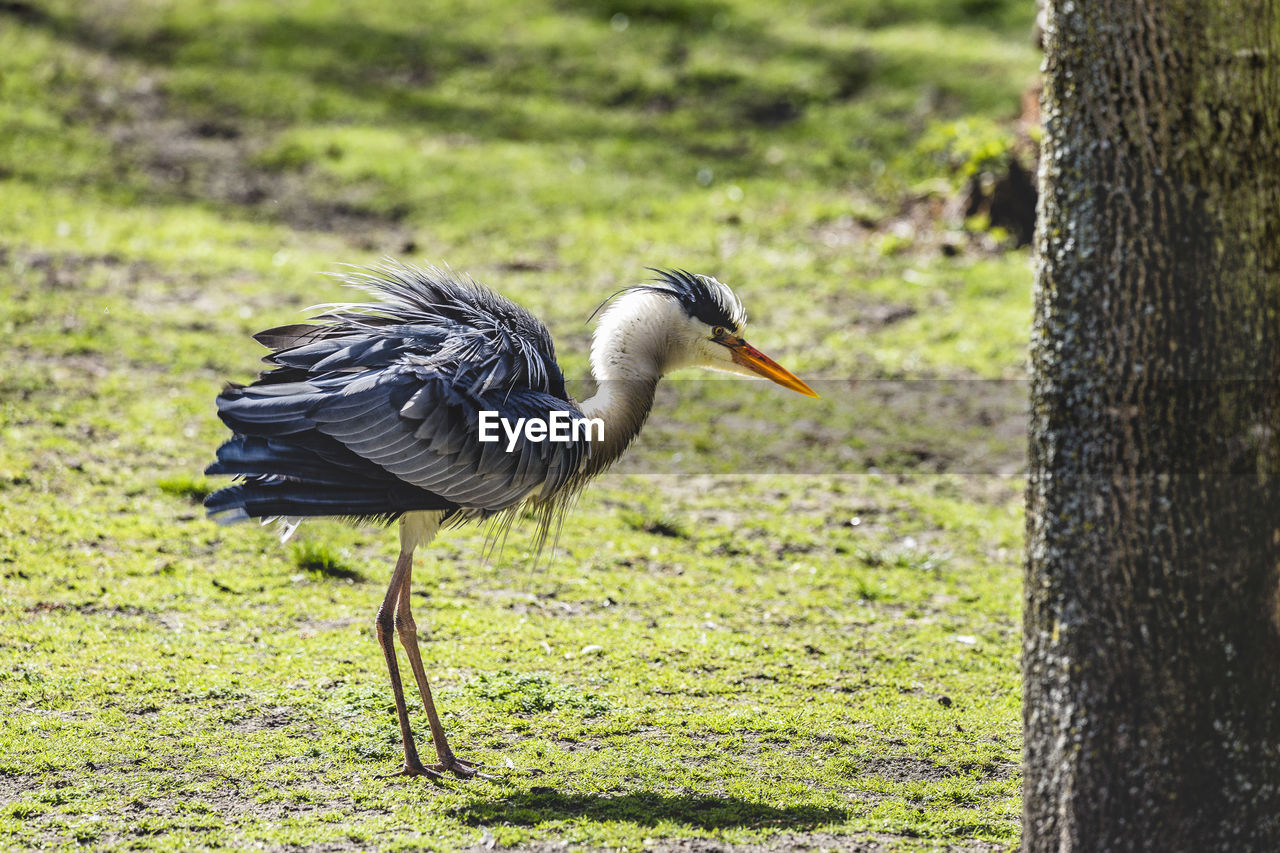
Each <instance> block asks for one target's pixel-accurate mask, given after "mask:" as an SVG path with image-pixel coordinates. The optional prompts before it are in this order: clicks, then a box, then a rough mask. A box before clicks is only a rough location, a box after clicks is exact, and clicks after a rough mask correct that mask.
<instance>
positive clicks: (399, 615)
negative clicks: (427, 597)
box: [395, 557, 483, 776]
mask: <svg viewBox="0 0 1280 853" xmlns="http://www.w3.org/2000/svg"><path fill="white" fill-rule="evenodd" d="M400 583H401V586H400V592H399V595H398V596H397V599H396V618H395V626H396V634H397V635H399V637H400V645H402V646H404V653H405V656H406V657H408V658H409V668H410V669H412V670H413V680H414V681H416V682H417V683H418V692H419V693H420V694H421V695H422V707H423V708H424V709H425V710H426V712H427V722H428V723H429V724H430V726H431V742H432V743H433V744H435V748H436V757H437V758H439V759H440V763H439V764H436V765H433V766H432V767H431V769H433V770H448V771H451V772H453V773H457V774H458V775H459V776H480V775H483V774H480V773H477V771H476V769H475V766H474V765H472V764H471V763H470V762H467V761H462V760H461V759H459V758H458V757H456V756H455V755H454V754H453V750H451V749H450V748H449V741H448V739H447V738H446V737H445V735H444V726H443V725H441V723H440V715H439V714H437V713H436V703H435V702H434V701H433V700H432V698H431V685H430V684H428V683H427V673H426V670H424V669H423V666H422V655H421V654H420V653H419V651H418V626H417V624H416V623H415V622H414V621H413V611H412V609H411V606H410V605H411V597H410V596H411V587H412V583H413V560H412V557H410V561H409V566H408V568H406V569H405V572H404V577H403V578H402V579H401V582H400Z"/></svg>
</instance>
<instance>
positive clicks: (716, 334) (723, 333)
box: [711, 326, 729, 338]
mask: <svg viewBox="0 0 1280 853" xmlns="http://www.w3.org/2000/svg"><path fill="white" fill-rule="evenodd" d="M711 337H713V338H727V337H729V330H728V329H726V328H725V327H724V326H716V327H715V328H714V329H712V330H711Z"/></svg>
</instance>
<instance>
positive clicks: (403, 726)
mask: <svg viewBox="0 0 1280 853" xmlns="http://www.w3.org/2000/svg"><path fill="white" fill-rule="evenodd" d="M412 569H413V552H412V551H401V552H400V559H398V560H397V561H396V568H395V571H394V572H392V574H391V583H390V585H389V586H388V587H387V594H386V597H385V598H383V599H382V605H381V606H380V607H379V608H378V615H377V618H376V620H375V622H374V625H375V627H376V629H377V633H378V645H380V646H382V654H383V656H384V657H385V658H386V659H387V672H388V673H389V674H390V675H391V692H392V693H393V694H395V697H396V715H397V716H398V717H399V718H400V738H401V740H402V741H403V743H404V767H402V768H400V772H399V773H392V774H390V775H392V776H436V777H438V776H439V775H440V774H439V773H437V772H436V771H434V770H431V769H428V768H427V767H424V766H423V765H422V761H421V760H420V759H419V758H418V748H417V747H416V746H415V745H414V742H413V731H412V730H411V729H410V728H409V711H408V709H407V708H406V707H405V704H404V688H403V687H402V686H401V684H400V667H399V665H398V664H397V663H396V646H395V640H394V639H393V637H392V632H393V631H394V630H395V629H396V621H397V620H396V605H397V601H398V599H399V596H400V591H401V590H402V589H404V588H405V586H406V584H405V582H406V580H407V579H408V577H409V573H410V572H411V571H412ZM419 666H421V664H419Z"/></svg>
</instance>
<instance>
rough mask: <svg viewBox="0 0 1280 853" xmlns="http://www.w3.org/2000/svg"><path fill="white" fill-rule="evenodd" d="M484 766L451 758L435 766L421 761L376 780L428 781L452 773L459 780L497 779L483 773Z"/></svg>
mask: <svg viewBox="0 0 1280 853" xmlns="http://www.w3.org/2000/svg"><path fill="white" fill-rule="evenodd" d="M481 766H482V765H481V764H479V763H478V762H474V761H463V760H462V759H461V758H455V757H453V756H450V757H449V760H448V761H440V762H437V763H435V764H423V763H422V762H420V761H413V762H409V761H406V762H405V763H404V766H403V767H401V768H400V769H399V770H398V771H396V772H395V773H384V774H382V775H380V776H375V777H374V778H375V779H394V778H396V777H397V776H426V777H427V778H428V779H443V778H445V774H446V773H452V774H453V775H455V776H457V777H458V778H459V779H496V778H497V777H496V776H491V775H489V774H488V773H481V772H480V770H479V768H480V767H481Z"/></svg>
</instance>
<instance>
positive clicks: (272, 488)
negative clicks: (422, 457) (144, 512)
mask: <svg viewBox="0 0 1280 853" xmlns="http://www.w3.org/2000/svg"><path fill="white" fill-rule="evenodd" d="M204 505H205V508H206V509H208V511H209V515H211V516H213V517H215V518H217V519H218V520H219V521H227V522H230V521H241V520H244V519H246V518H272V517H297V518H307V517H315V516H326V515H327V516H341V517H351V518H368V517H374V518H388V517H395V516H398V515H400V514H401V513H404V512H408V511H410V510H418V509H440V510H445V509H451V508H452V507H453V505H452V504H450V503H449V502H448V501H445V500H444V499H442V498H440V497H439V496H437V495H433V494H431V493H430V492H426V491H423V490H422V489H415V488H413V487H412V486H398V487H397V486H392V487H386V486H384V487H381V488H379V487H363V488H353V487H350V486H331V485H323V484H316V483H307V482H299V481H291V480H281V479H278V478H253V479H250V480H247V481H245V482H242V483H237V484H236V485H234V486H230V487H228V488H225V489H220V490H218V491H216V492H214V493H213V494H211V495H209V497H208V498H206V499H205V502H204Z"/></svg>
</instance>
